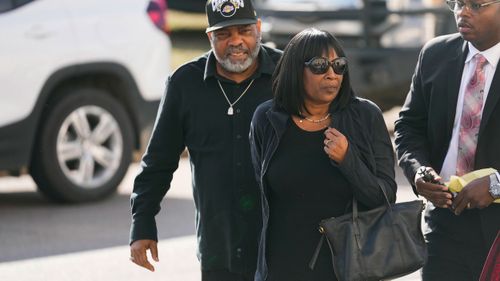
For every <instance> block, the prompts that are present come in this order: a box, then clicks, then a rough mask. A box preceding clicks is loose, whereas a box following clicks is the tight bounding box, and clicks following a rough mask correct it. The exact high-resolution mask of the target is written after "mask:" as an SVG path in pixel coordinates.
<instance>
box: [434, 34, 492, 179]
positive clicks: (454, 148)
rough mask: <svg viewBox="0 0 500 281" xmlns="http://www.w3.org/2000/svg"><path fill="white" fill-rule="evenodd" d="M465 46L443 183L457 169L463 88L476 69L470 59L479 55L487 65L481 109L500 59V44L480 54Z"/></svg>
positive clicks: (469, 44)
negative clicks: (484, 59) (465, 50)
mask: <svg viewBox="0 0 500 281" xmlns="http://www.w3.org/2000/svg"><path fill="white" fill-rule="evenodd" d="M467 44H468V47H469V53H468V54H467V58H466V59H465V65H464V72H463V73H462V80H461V81H462V82H461V83H460V90H459V92H458V100H457V110H456V114H455V121H454V122H453V133H452V136H451V141H450V146H449V148H448V152H447V153H446V157H445V159H444V162H443V166H442V167H441V174H440V176H441V178H442V179H443V181H445V182H446V181H449V179H450V176H452V175H455V173H456V169H457V157H458V135H459V132H460V118H461V117H462V108H463V105H464V94H465V87H466V86H467V83H468V82H469V80H470V78H471V77H472V75H474V69H475V68H476V62H475V60H473V59H472V58H473V57H474V56H475V55H476V54H478V53H479V54H481V55H483V56H484V57H485V58H486V60H487V61H488V63H487V64H486V65H485V66H484V75H485V86H484V98H483V108H484V104H485V103H486V101H487V98H488V93H489V90H490V86H491V82H492V81H493V76H494V75H495V70H496V68H497V64H498V60H499V59H500V42H499V43H497V44H496V45H495V46H493V47H491V48H489V49H487V50H484V51H482V52H480V51H479V50H478V49H476V48H475V47H474V46H472V44H471V43H470V42H468V43H467ZM481 114H482V109H481ZM497 177H498V178H499V180H500V176H499V175H498V173H497Z"/></svg>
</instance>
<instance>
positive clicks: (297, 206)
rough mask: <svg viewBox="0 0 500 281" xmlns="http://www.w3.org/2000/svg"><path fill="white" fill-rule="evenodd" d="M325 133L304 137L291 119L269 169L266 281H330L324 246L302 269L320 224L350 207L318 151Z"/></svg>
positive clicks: (345, 185) (347, 191) (342, 181)
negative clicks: (313, 261)
mask: <svg viewBox="0 0 500 281" xmlns="http://www.w3.org/2000/svg"><path fill="white" fill-rule="evenodd" d="M324 131H325V130H320V131H315V132H308V131H304V130H302V129H300V128H299V127H298V126H297V125H296V124H295V123H294V122H293V121H292V120H291V119H290V121H289V125H288V128H287V130H286V131H285V133H284V134H283V138H282V140H281V143H280V146H279V147H278V148H277V150H276V152H275V154H274V157H273V158H272V160H271V162H270V163H269V169H268V172H267V175H266V180H267V182H268V184H269V191H270V192H269V225H268V227H269V230H268V240H267V241H268V242H267V251H266V255H267V265H268V270H269V271H268V272H269V275H268V278H267V280H268V281H282V280H287V281H333V280H336V278H335V275H334V272H333V267H332V260H331V257H330V251H329V249H328V245H327V244H326V243H323V248H322V249H321V251H320V255H319V257H318V260H317V262H316V266H315V268H314V271H311V270H310V269H309V267H308V265H309V261H310V260H311V257H312V256H313V253H314V250H315V249H316V246H317V245H318V241H319V240H320V237H321V234H320V233H319V231H318V223H319V222H320V221H321V220H322V219H326V218H329V217H335V216H339V215H342V214H344V213H345V212H346V209H348V208H347V207H348V205H349V204H350V202H351V201H352V196H353V194H352V191H351V188H350V185H349V182H348V181H347V179H346V178H345V176H344V175H343V174H342V173H341V172H340V170H339V169H338V168H337V167H334V166H332V165H331V164H330V159H329V158H328V156H327V155H326V153H325V151H324V150H323V147H324V144H323V141H324V139H325V135H324Z"/></svg>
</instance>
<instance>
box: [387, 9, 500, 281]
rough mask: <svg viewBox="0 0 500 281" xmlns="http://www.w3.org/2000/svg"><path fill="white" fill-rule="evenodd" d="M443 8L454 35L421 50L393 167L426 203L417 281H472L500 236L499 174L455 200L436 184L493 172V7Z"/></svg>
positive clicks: (499, 80) (497, 78)
mask: <svg viewBox="0 0 500 281" xmlns="http://www.w3.org/2000/svg"><path fill="white" fill-rule="evenodd" d="M447 4H448V6H449V7H450V9H451V10H452V11H453V13H454V15H455V19H456V22H457V27H458V31H459V34H451V35H445V36H441V37H438V38H435V39H433V40H431V41H430V42H428V43H427V44H426V45H425V46H424V47H423V49H422V51H421V53H420V56H419V60H418V64H417V67H416V69H415V73H414V75H413V79H412V85H411V88H410V92H409V93H408V96H407V98H406V101H405V104H404V106H403V108H402V110H401V112H400V115H399V119H398V120H397V121H396V126H395V135H396V139H395V142H396V150H397V154H398V158H399V164H400V166H401V167H402V168H403V170H404V173H405V175H406V177H407V178H408V180H409V181H410V183H411V184H412V186H413V188H414V192H415V193H416V194H418V195H421V196H423V197H425V198H427V199H428V201H429V202H430V203H431V204H429V205H428V208H427V213H426V216H425V219H426V224H427V228H426V239H427V241H428V246H429V256H428V261H427V264H426V265H425V266H424V269H423V272H422V276H423V280H424V281H429V280H454V281H456V280H468V281H469V280H478V279H479V275H480V272H481V269H482V266H483V263H484V260H485V258H486V255H487V253H488V249H489V247H490V246H491V244H492V243H493V240H494V238H495V236H496V234H497V232H498V230H499V229H500V204H496V203H493V201H494V199H497V198H499V197H500V194H499V192H498V190H499V189H498V188H499V186H500V185H499V184H498V180H499V179H498V173H496V174H492V175H488V176H485V177H482V178H479V179H477V180H475V181H473V182H471V183H470V184H468V185H467V186H465V187H464V189H463V190H462V191H461V192H460V193H459V194H458V195H457V196H456V197H454V195H453V194H451V193H450V192H449V191H448V188H447V187H446V186H444V185H441V184H439V182H446V181H448V180H449V177H450V176H451V175H459V176H460V175H463V174H465V173H467V172H470V171H472V170H476V169H481V168H494V169H497V170H500V70H498V68H499V58H500V20H499V18H500V1H498V0H497V1H489V2H486V1H483V0H477V1H476V0H474V2H472V1H469V0H467V1H463V0H458V1H447ZM422 171H427V172H428V173H430V174H432V175H433V176H434V178H435V181H433V182H434V183H433V182H429V181H428V180H427V178H426V180H427V181H424V178H423V176H422V175H423V173H421V172H422Z"/></svg>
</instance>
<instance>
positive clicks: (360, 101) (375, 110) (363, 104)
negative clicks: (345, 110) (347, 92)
mask: <svg viewBox="0 0 500 281" xmlns="http://www.w3.org/2000/svg"><path fill="white" fill-rule="evenodd" d="M353 106H354V107H355V108H356V109H357V110H358V111H360V113H362V114H363V113H366V114H368V115H370V116H373V115H374V114H382V110H380V108H379V107H378V105H377V104H375V103H374V102H373V101H371V100H369V99H365V98H360V97H355V98H354V101H353Z"/></svg>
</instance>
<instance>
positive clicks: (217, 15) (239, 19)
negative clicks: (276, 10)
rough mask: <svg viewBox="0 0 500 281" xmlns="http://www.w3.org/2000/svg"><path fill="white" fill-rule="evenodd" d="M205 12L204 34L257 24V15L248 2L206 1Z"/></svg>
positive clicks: (247, 0)
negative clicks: (206, 25) (205, 28)
mask: <svg viewBox="0 0 500 281" xmlns="http://www.w3.org/2000/svg"><path fill="white" fill-rule="evenodd" d="M205 12H206V14H207V18H208V27H207V30H206V32H210V31H214V30H217V29H221V28H223V27H227V26H232V25H244V24H254V23H256V22H257V14H256V13H255V9H254V8H253V5H252V1H250V0H208V1H207V5H206V6H205Z"/></svg>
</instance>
